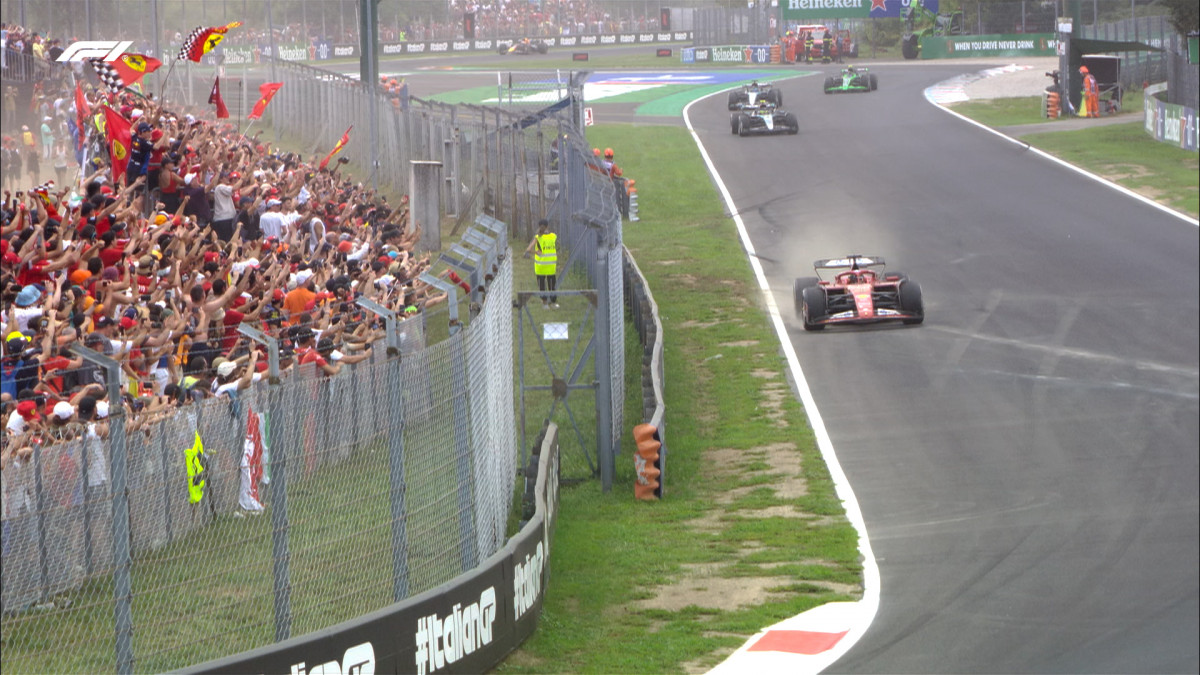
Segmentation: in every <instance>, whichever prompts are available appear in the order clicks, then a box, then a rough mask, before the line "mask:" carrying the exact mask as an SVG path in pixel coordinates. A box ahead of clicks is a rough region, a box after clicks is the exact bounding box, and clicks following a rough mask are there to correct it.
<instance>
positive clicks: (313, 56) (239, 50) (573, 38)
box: [165, 31, 692, 66]
mask: <svg viewBox="0 0 1200 675" xmlns="http://www.w3.org/2000/svg"><path fill="white" fill-rule="evenodd" d="M517 39H519V38H487V39H470V40H468V39H462V40H423V41H405V42H384V43H382V44H381V45H380V46H379V53H380V54H382V55H384V56H396V55H400V54H459V53H466V52H494V51H497V50H498V49H499V48H500V47H502V46H503V47H508V46H509V45H511V44H512V43H513V42H514V41H515V40H517ZM541 40H542V41H543V42H545V43H546V44H547V45H548V46H549V47H550V48H551V49H554V48H567V49H570V48H582V47H609V46H615V45H637V44H656V43H663V42H667V43H670V42H687V43H690V42H691V41H692V32H691V31H653V32H644V33H600V34H596V35H560V36H556V37H548V38H541ZM165 53H167V54H171V53H173V51H171V50H170V49H168V50H167V51H166V52H165ZM273 53H277V54H278V57H279V58H280V59H283V60H284V61H315V62H320V61H328V60H330V59H343V58H358V57H359V56H360V54H361V49H360V46H359V45H358V44H335V43H332V42H327V41H321V42H316V43H314V44H311V45H309V44H300V43H285V44H276V45H275V49H274V50H272V49H271V47H270V46H269V45H252V46H245V47H225V46H223V45H219V46H218V47H217V48H216V49H214V50H213V51H212V52H210V53H209V54H207V55H205V56H204V58H203V59H202V60H201V63H204V64H207V65H217V64H220V63H223V64H225V65H227V66H229V65H241V64H252V63H260V62H261V61H262V59H263V57H270V56H271V55H272V54H273Z"/></svg>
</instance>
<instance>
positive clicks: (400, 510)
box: [354, 298, 408, 602]
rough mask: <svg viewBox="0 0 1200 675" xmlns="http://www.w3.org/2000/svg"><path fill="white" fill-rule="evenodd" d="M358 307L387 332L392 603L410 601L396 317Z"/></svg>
mask: <svg viewBox="0 0 1200 675" xmlns="http://www.w3.org/2000/svg"><path fill="white" fill-rule="evenodd" d="M354 302H355V303H356V304H357V305H358V306H359V307H362V308H363V309H365V310H367V311H368V312H371V313H372V314H374V315H376V316H379V317H382V318H383V320H384V324H385V327H386V331H387V356H388V362H387V369H388V370H387V376H386V381H387V405H388V412H389V413H390V414H391V415H394V417H393V418H392V422H391V424H389V425H388V469H389V476H388V477H389V479H390V480H391V486H390V490H389V500H390V502H391V507H392V600H393V601H394V602H400V601H401V600H403V599H405V598H407V597H408V524H407V522H406V521H407V518H408V513H407V511H406V506H405V502H404V493H405V486H406V483H405V478H404V401H403V396H402V391H403V390H402V387H403V374H404V370H403V366H402V364H401V357H400V335H399V333H398V332H397V325H396V313H395V312H393V311H392V310H390V309H388V308H387V307H384V306H383V305H381V304H379V303H377V302H375V301H374V300H370V299H368V298H358V299H357V300H355V301H354Z"/></svg>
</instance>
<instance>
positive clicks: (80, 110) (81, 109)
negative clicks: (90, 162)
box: [75, 81, 92, 150]
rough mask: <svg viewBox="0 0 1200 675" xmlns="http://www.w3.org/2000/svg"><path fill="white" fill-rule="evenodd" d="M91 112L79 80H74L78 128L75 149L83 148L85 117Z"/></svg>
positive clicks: (85, 130) (76, 123) (85, 132)
mask: <svg viewBox="0 0 1200 675" xmlns="http://www.w3.org/2000/svg"><path fill="white" fill-rule="evenodd" d="M91 112H92V106H91V104H89V103H88V100H87V97H86V96H84V95H83V86H82V85H81V84H80V83H79V81H76V82H75V125H76V126H77V127H78V128H79V134H78V136H77V138H78V141H77V142H76V144H75V149H76V150H82V149H83V139H84V136H86V135H87V127H86V126H84V125H86V124H87V118H88V116H89V114H90V113H91Z"/></svg>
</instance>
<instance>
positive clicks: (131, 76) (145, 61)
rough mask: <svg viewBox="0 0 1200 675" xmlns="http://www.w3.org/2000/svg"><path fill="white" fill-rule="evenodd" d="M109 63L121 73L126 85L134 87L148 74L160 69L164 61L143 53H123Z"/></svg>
mask: <svg viewBox="0 0 1200 675" xmlns="http://www.w3.org/2000/svg"><path fill="white" fill-rule="evenodd" d="M109 65H111V66H112V67H113V68H114V69H115V70H116V71H117V72H118V73H120V74H121V79H122V80H123V81H124V82H125V86H126V87H132V86H133V85H135V84H137V83H138V82H141V81H142V78H143V77H145V76H146V75H148V74H150V73H153V72H154V71H156V70H158V67H159V66H161V65H162V61H159V60H158V59H156V58H153V57H150V56H143V55H141V54H122V55H121V57H120V58H119V59H117V60H116V61H113V62H112V63H111V64H109Z"/></svg>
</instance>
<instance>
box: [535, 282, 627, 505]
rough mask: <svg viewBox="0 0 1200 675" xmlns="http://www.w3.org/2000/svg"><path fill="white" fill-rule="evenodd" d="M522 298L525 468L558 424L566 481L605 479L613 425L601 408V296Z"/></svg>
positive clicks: (575, 293) (562, 293)
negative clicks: (534, 447) (533, 448)
mask: <svg viewBox="0 0 1200 675" xmlns="http://www.w3.org/2000/svg"><path fill="white" fill-rule="evenodd" d="M516 296H517V299H516V301H515V304H514V309H515V312H516V319H517V355H518V356H517V358H518V360H517V364H518V365H517V382H518V386H519V388H520V414H521V419H520V426H521V429H520V433H521V466H523V467H524V466H525V464H526V456H525V453H526V452H527V451H528V449H529V447H530V446H529V443H531V442H532V441H533V439H534V438H536V437H537V435H538V431H539V430H540V429H541V428H542V427H544V426H545V425H547V424H549V423H550V422H554V423H555V424H557V425H558V427H559V430H560V431H559V434H560V435H559V442H560V447H561V448H562V456H561V458H560V462H561V464H560V472H561V476H560V479H561V480H563V481H572V482H575V481H582V480H591V479H594V478H596V477H597V476H599V475H600V467H601V463H600V462H601V458H600V457H599V454H598V453H599V451H598V448H600V447H601V444H600V443H599V442H598V439H601V438H603V437H604V433H603V432H604V430H605V429H604V427H602V426H601V425H603V424H607V423H608V422H607V421H605V420H604V419H603V417H604V414H603V410H601V409H603V408H604V406H601V405H597V403H598V402H599V401H598V398H597V391H598V389H599V382H598V378H597V377H596V366H597V364H596V356H597V350H596V347H597V345H596V335H597V333H598V332H599V331H598V330H597V319H598V318H599V317H598V316H597V311H596V310H597V294H596V292H595V291H592V290H558V291H518V292H517V294H516ZM555 305H557V307H556V306H555ZM572 394H574V395H575V396H574V398H572ZM581 398H582V399H583V400H582V402H581V401H580V399H581ZM598 410H600V412H599V413H598ZM539 417H540V418H541V422H540V424H539V423H538V422H537V421H536V420H537V419H538V418H539ZM531 424H532V425H533V426H532V427H531Z"/></svg>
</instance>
